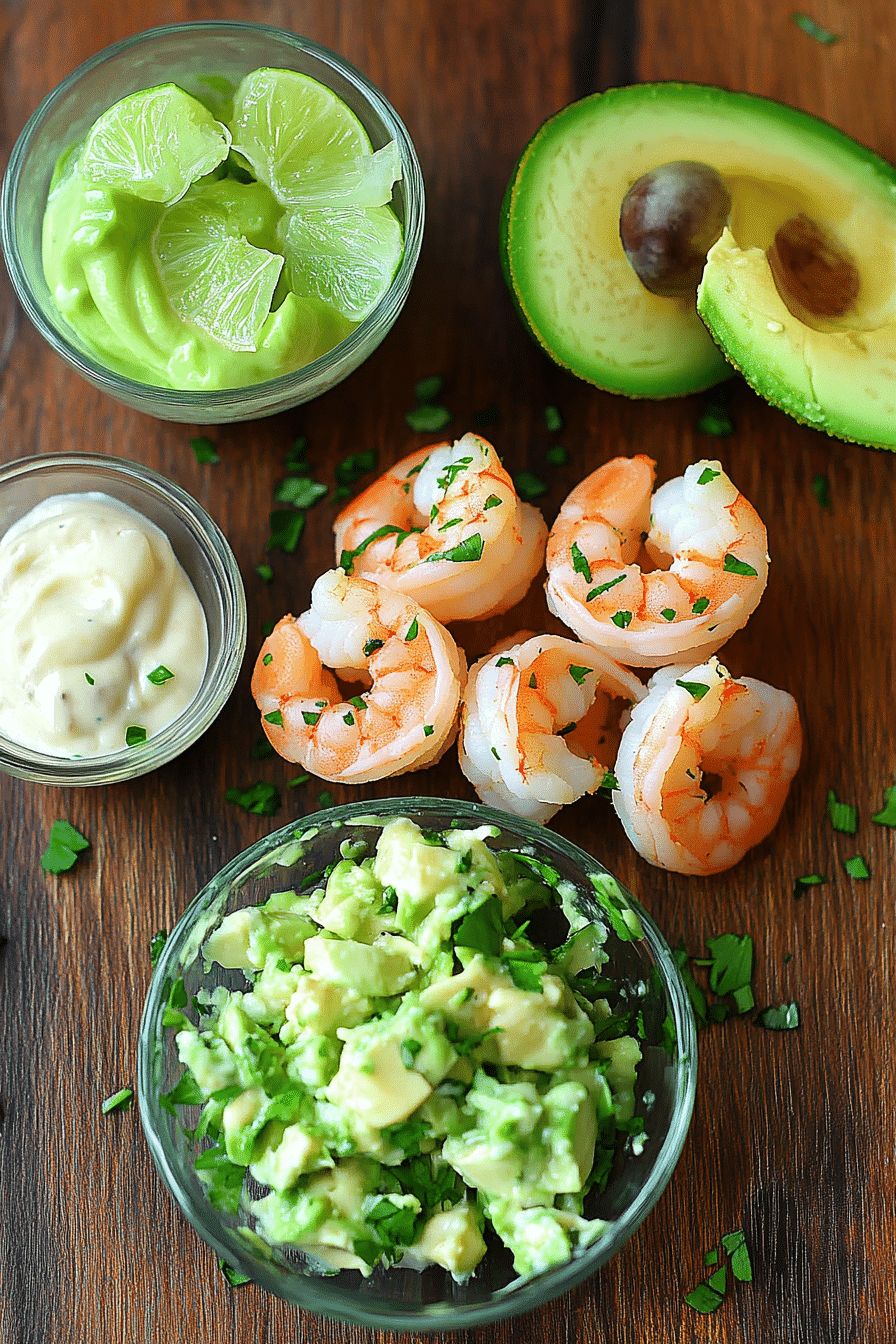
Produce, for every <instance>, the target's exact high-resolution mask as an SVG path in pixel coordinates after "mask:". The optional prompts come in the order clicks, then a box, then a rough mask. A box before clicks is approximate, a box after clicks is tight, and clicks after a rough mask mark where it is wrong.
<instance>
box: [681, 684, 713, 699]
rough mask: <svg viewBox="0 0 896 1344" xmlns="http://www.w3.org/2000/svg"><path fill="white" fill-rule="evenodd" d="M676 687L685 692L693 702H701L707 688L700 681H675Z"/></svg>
mask: <svg viewBox="0 0 896 1344" xmlns="http://www.w3.org/2000/svg"><path fill="white" fill-rule="evenodd" d="M675 685H676V686H680V687H681V689H682V690H683V691H687V692H688V694H689V695H692V696H693V697H694V699H695V700H702V699H703V697H704V695H706V693H707V691H708V690H709V687H708V686H706V685H705V684H704V683H703V682H702V681H676V683H675Z"/></svg>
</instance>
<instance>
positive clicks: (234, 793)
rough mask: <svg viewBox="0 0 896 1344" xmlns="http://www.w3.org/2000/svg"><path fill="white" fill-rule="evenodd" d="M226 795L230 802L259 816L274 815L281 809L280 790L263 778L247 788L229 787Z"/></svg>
mask: <svg viewBox="0 0 896 1344" xmlns="http://www.w3.org/2000/svg"><path fill="white" fill-rule="evenodd" d="M224 797H225V799H226V801H227V802H228V803H235V804H236V806H237V807H241V808H242V809H243V811H244V812H254V813H255V814H256V815H257V816H259V817H272V816H274V814H275V813H276V812H279V810H280V793H279V791H278V790H277V788H276V787H275V786H274V785H273V784H268V783H267V782H266V781H265V780H261V779H260V780H258V781H257V782H256V783H255V784H251V785H250V786H249V787H248V788H247V789H238V788H234V789H228V790H227V792H226V793H225V794H224Z"/></svg>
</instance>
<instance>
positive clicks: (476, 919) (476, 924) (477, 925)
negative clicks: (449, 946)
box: [453, 896, 504, 957]
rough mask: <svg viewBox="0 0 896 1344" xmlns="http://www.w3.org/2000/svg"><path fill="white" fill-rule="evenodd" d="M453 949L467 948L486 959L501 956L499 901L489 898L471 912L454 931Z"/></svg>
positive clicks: (502, 936) (495, 897) (501, 928)
mask: <svg viewBox="0 0 896 1344" xmlns="http://www.w3.org/2000/svg"><path fill="white" fill-rule="evenodd" d="M453 936H454V945H455V947H469V948H472V949H473V951H474V952H481V953H482V954H483V956H486V957H497V956H500V954H501V948H502V946H503V942H504V919H503V911H502V907H501V901H500V899H499V898H498V897H497V896H489V897H488V899H487V900H485V901H483V903H482V905H478V906H477V907H476V909H475V910H471V911H470V913H469V914H468V915H464V917H463V919H462V920H461V921H460V922H459V924H458V925H457V926H456V927H455V929H454V935H453Z"/></svg>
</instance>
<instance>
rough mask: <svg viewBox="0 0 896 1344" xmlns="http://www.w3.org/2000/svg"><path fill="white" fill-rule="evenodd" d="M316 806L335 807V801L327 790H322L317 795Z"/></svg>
mask: <svg viewBox="0 0 896 1344" xmlns="http://www.w3.org/2000/svg"><path fill="white" fill-rule="evenodd" d="M317 805H318V807H335V806H336V799H335V798H334V797H333V795H332V793H331V792H330V790H329V789H322V790H321V792H320V793H319V794H318V795H317Z"/></svg>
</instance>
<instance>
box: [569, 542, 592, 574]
mask: <svg viewBox="0 0 896 1344" xmlns="http://www.w3.org/2000/svg"><path fill="white" fill-rule="evenodd" d="M569 553H570V555H571V556H572V568H573V573H574V574H583V575H584V576H585V582H586V583H590V582H591V566H590V564H589V563H588V557H587V556H586V555H585V554H584V552H583V551H582V550H581V549H580V547H579V543H578V542H577V541H574V542H573V544H572V545H571V546H570V548H569Z"/></svg>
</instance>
